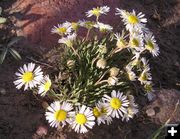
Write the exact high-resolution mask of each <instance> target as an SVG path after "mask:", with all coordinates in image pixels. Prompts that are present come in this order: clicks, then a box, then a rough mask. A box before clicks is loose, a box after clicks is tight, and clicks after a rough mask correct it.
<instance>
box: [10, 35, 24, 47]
mask: <svg viewBox="0 0 180 139" xmlns="http://www.w3.org/2000/svg"><path fill="white" fill-rule="evenodd" d="M23 38H24V37H23V36H17V37H14V38H12V40H11V41H10V42H9V43H8V45H7V46H8V47H10V46H12V45H13V44H15V43H17V42H18V41H20V40H21V39H23Z"/></svg>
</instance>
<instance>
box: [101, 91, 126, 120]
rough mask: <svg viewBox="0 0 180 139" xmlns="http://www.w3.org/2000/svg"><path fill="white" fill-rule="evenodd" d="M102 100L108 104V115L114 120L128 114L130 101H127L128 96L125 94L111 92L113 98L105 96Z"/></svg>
mask: <svg viewBox="0 0 180 139" xmlns="http://www.w3.org/2000/svg"><path fill="white" fill-rule="evenodd" d="M102 99H103V101H104V102H105V103H106V109H107V115H110V116H111V117H113V118H114V117H116V118H120V117H123V115H124V114H126V113H127V107H128V105H129V101H128V100H127V96H125V95H123V93H120V92H119V91H118V92H116V91H115V90H113V91H112V92H111V97H110V96H108V95H104V96H103V98H102Z"/></svg>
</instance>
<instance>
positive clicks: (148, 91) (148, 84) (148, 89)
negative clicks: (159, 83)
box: [144, 81, 154, 93]
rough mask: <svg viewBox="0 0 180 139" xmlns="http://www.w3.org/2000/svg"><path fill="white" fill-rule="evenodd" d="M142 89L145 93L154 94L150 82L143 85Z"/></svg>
mask: <svg viewBox="0 0 180 139" xmlns="http://www.w3.org/2000/svg"><path fill="white" fill-rule="evenodd" d="M144 89H145V91H146V92H147V93H151V92H154V89H153V85H152V82H151V81H147V82H146V83H145V85H144Z"/></svg>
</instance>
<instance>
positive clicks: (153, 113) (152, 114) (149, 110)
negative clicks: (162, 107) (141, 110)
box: [146, 108, 156, 117]
mask: <svg viewBox="0 0 180 139" xmlns="http://www.w3.org/2000/svg"><path fill="white" fill-rule="evenodd" d="M146 114H147V116H149V117H151V116H154V115H155V114H156V113H155V110H154V109H152V108H150V109H147V110H146Z"/></svg>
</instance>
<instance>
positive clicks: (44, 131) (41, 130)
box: [36, 126, 48, 137]
mask: <svg viewBox="0 0 180 139" xmlns="http://www.w3.org/2000/svg"><path fill="white" fill-rule="evenodd" d="M47 131H48V129H47V127H46V126H39V127H38V129H37V130H36V134H37V135H38V136H40V137H42V136H45V135H47Z"/></svg>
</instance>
